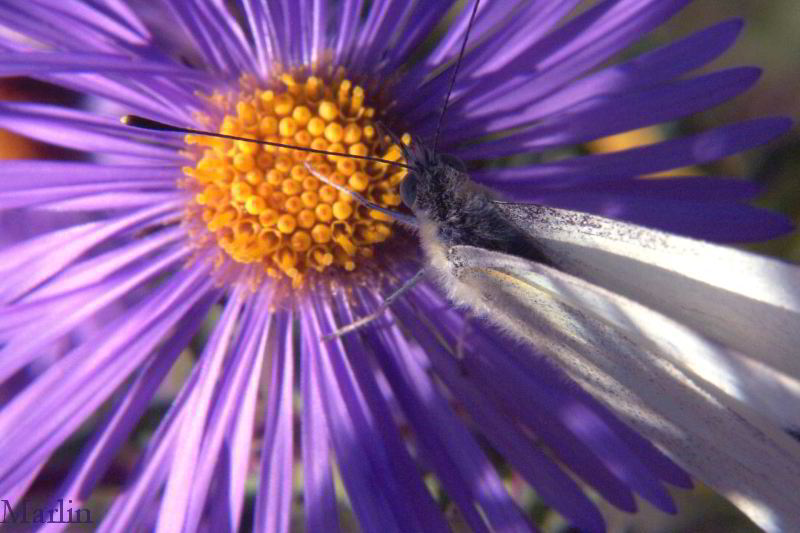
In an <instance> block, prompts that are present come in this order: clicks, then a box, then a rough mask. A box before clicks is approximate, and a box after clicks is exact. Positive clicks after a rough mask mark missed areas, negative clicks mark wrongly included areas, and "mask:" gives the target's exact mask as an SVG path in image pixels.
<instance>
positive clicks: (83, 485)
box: [54, 294, 216, 505]
mask: <svg viewBox="0 0 800 533" xmlns="http://www.w3.org/2000/svg"><path fill="white" fill-rule="evenodd" d="M209 296H210V297H207V298H206V299H205V300H204V301H202V302H200V303H198V304H197V307H196V308H195V309H194V310H193V312H191V313H189V314H188V315H187V316H186V318H184V319H183V320H182V321H181V323H180V324H179V325H178V327H177V328H176V331H177V334H176V335H175V336H173V337H172V338H170V340H169V342H168V343H167V344H166V345H165V346H164V347H163V348H161V350H159V352H158V353H156V354H155V355H154V356H153V357H151V358H150V361H149V362H148V363H147V364H146V365H145V366H144V368H142V369H141V371H140V372H139V376H138V377H137V379H136V381H134V383H133V384H131V386H130V387H129V388H128V390H127V392H126V393H125V396H124V397H122V398H121V399H120V400H119V401H118V402H117V404H116V405H115V406H114V409H113V411H112V412H111V413H110V414H109V415H108V417H107V418H106V420H105V422H104V423H103V424H102V426H101V427H100V428H99V429H98V430H97V432H96V433H95V435H94V436H93V437H92V440H91V441H90V442H89V443H88V444H87V445H86V447H85V448H84V450H83V452H82V453H81V456H80V457H79V458H78V459H77V460H76V461H75V465H74V466H73V468H72V470H71V471H70V473H69V475H68V476H67V479H66V480H65V481H64V483H63V484H62V486H61V488H60V489H59V490H58V492H57V496H56V498H54V499H58V498H63V499H65V500H66V499H72V500H73V501H74V502H76V503H77V504H78V505H79V504H80V503H81V502H85V501H86V500H87V499H88V498H89V495H90V494H91V492H92V490H93V489H94V487H95V485H96V484H97V482H98V481H100V479H101V478H102V476H103V474H104V473H105V471H106V470H107V469H108V467H109V465H110V464H111V461H112V460H113V459H114V457H115V456H116V454H117V452H118V451H119V449H120V448H121V447H122V445H123V444H124V443H125V442H126V440H127V439H128V437H129V435H130V433H131V432H132V431H133V429H134V428H135V427H136V424H137V423H138V422H139V420H140V418H141V416H142V415H143V414H144V412H145V410H146V409H147V408H148V407H149V405H150V401H151V399H152V397H153V395H154V394H155V392H156V390H157V389H158V387H159V386H160V384H161V382H162V381H163V379H164V377H165V376H166V374H167V372H168V371H169V369H170V368H171V367H172V365H173V363H174V362H175V360H176V359H177V357H178V356H179V355H180V353H181V352H182V351H183V349H184V348H185V347H186V346H187V345H188V343H189V340H191V337H192V336H193V335H194V333H195V332H196V331H197V329H198V328H199V327H200V325H201V324H202V322H203V320H204V319H205V315H206V313H207V311H208V309H209V308H210V306H211V304H212V303H213V301H214V299H216V295H213V294H209Z"/></svg>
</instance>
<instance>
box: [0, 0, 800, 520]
mask: <svg viewBox="0 0 800 533" xmlns="http://www.w3.org/2000/svg"><path fill="white" fill-rule="evenodd" d="M734 16H741V17H743V18H744V19H745V20H746V21H747V24H746V26H745V29H744V31H743V34H742V36H741V37H740V38H739V40H738V42H737V43H736V45H735V46H734V47H733V49H732V50H730V51H729V52H728V53H726V54H725V55H724V56H723V57H722V58H721V59H719V60H717V61H716V62H714V63H713V64H711V65H709V66H707V67H705V69H704V70H713V69H716V68H720V67H727V66H736V65H758V66H760V67H762V68H763V70H764V75H763V77H762V79H761V81H760V83H759V84H758V85H757V86H756V87H755V89H753V90H750V91H749V92H747V93H745V94H744V95H742V96H739V97H738V98H737V99H735V100H734V101H733V102H729V103H727V104H726V105H723V106H721V107H719V108H717V109H714V110H711V111H708V112H705V113H702V114H700V115H697V116H694V117H692V118H691V119H689V120H688V121H686V122H685V123H681V124H679V125H678V126H677V127H678V129H679V130H682V131H697V130H704V129H707V128H710V127H713V126H715V125H719V124H723V123H731V122H736V121H740V120H746V119H749V118H754V117H760V116H765V115H787V116H790V117H792V118H793V119H794V120H797V119H798V118H800V98H799V97H798V95H797V93H798V88H799V87H800V31H799V30H798V28H800V2H798V0H724V1H720V0H695V1H694V2H693V4H692V5H690V6H689V7H688V8H687V9H685V10H684V11H683V12H682V13H681V14H679V15H678V16H677V17H675V18H674V19H673V20H671V21H670V22H669V23H668V24H666V25H665V26H663V27H662V28H660V29H658V30H657V31H655V32H654V33H653V34H651V35H650V36H648V37H647V38H646V39H645V40H644V41H643V42H642V43H640V44H639V45H637V47H636V50H639V49H642V50H643V49H647V48H651V47H653V46H657V45H659V44H662V43H666V42H669V41H672V40H674V39H676V38H679V37H683V36H685V35H688V34H689V33H691V32H693V31H695V30H699V29H701V28H704V27H707V26H709V25H711V24H713V23H716V22H719V21H721V20H724V19H727V18H730V17H734ZM629 54H630V51H629V52H628V55H629ZM0 99H10V100H28V101H40V102H48V103H62V104H64V105H75V106H80V105H85V104H86V102H85V101H82V100H81V98H80V97H79V96H78V95H74V94H71V93H68V92H65V91H62V90H59V89H56V88H53V87H49V86H46V85H44V84H41V83H38V82H34V81H32V80H26V79H11V80H2V81H1V82H0ZM669 133H670V132H668V131H667V130H666V129H664V128H652V129H648V130H646V131H637V132H632V133H630V134H627V135H624V136H617V137H615V138H613V139H608V140H604V141H603V142H600V143H594V144H593V145H591V146H590V149H592V150H597V151H603V150H608V149H611V148H615V149H619V148H620V147H624V146H629V145H635V144H642V143H647V142H652V141H653V140H655V139H658V138H659V137H663V136H665V135H668V134H669ZM0 157H2V158H12V159H16V158H36V157H39V158H55V159H65V158H78V157H82V156H81V155H80V154H76V153H73V152H69V151H66V150H60V149H55V148H53V147H48V146H46V145H42V144H38V143H31V142H29V141H27V140H25V139H22V138H19V137H16V136H13V135H11V134H9V133H7V132H4V131H2V130H0ZM707 170H708V171H709V172H713V173H720V174H725V175H738V176H742V177H743V179H750V180H753V181H755V182H757V183H759V184H761V185H762V186H763V194H762V195H761V197H760V198H759V199H758V204H759V205H761V206H764V207H766V208H769V209H772V210H776V211H779V212H782V213H784V214H786V215H787V216H789V217H791V218H792V219H793V220H795V221H796V222H800V130H798V128H797V127H795V128H794V129H793V130H792V132H790V134H788V135H786V136H784V137H783V138H781V139H780V140H778V141H776V142H774V143H772V144H771V145H769V146H767V147H763V148H761V149H758V150H753V151H750V152H747V153H745V154H740V155H737V156H734V157H731V158H728V159H726V160H724V161H721V162H718V163H715V164H714V165H713V166H712V167H709V168H708V169H707ZM3 221H4V224H3V225H4V227H7V228H8V227H9V226H11V227H13V226H15V225H18V224H19V223H20V219H14V221H9V218H8V215H6V216H5V217H3ZM6 231H7V230H4V233H5V232H6ZM8 231H11V230H8ZM4 237H5V238H8V237H9V235H4ZM749 247H750V248H752V249H754V250H757V251H759V252H761V253H766V254H771V255H776V256H780V257H783V258H786V259H789V260H792V261H795V262H800V232H797V231H795V232H794V233H793V234H791V235H787V236H785V237H781V238H779V239H774V240H772V241H769V242H766V243H759V244H757V245H750V246H749ZM202 342H203V340H202V339H197V343H196V346H202ZM191 361H192V357H191V354H187V356H186V357H185V358H184V359H182V362H181V364H182V365H183V368H182V369H181V368H179V369H177V370H176V371H175V372H173V375H172V379H171V381H170V383H167V384H165V386H164V387H163V388H162V390H161V391H160V392H159V395H158V401H156V402H155V403H154V405H153V408H152V409H151V411H150V412H149V414H148V416H147V417H146V418H145V419H144V420H143V421H142V422H141V424H140V426H139V428H138V430H137V434H136V435H137V436H136V438H135V439H133V440H132V441H131V442H130V443H129V444H128V446H127V447H126V448H125V450H124V451H123V453H122V454H121V455H120V457H119V458H118V459H117V461H116V462H115V464H114V466H112V468H111V471H110V472H109V473H108V474H107V475H106V478H105V480H104V482H103V485H102V488H101V489H99V490H97V491H96V494H95V495H94V496H93V498H92V500H91V501H90V502H89V504H88V505H87V507H89V508H90V509H92V510H93V511H94V510H96V514H94V516H97V517H98V518H100V517H101V516H102V512H103V509H105V508H107V506H108V504H109V502H110V501H111V499H113V497H114V496H115V495H116V494H117V493H118V492H119V491H120V490H121V489H122V488H123V487H124V481H125V478H126V476H127V473H128V472H130V469H131V468H132V466H133V464H134V463H135V460H136V457H137V455H138V452H139V451H140V450H141V447H142V445H143V444H144V443H146V442H147V439H148V437H149V435H151V434H152V431H153V430H154V428H155V427H156V426H157V424H158V421H159V420H160V418H161V415H162V414H163V413H164V410H165V409H166V407H167V406H168V405H169V402H170V401H171V399H172V398H173V397H174V394H175V393H176V392H177V388H178V387H179V385H180V383H181V382H182V377H183V376H184V375H185V371H186V370H187V369H188V368H189V367H190V366H191ZM179 366H180V365H179ZM0 400H1V399H0ZM93 428H94V427H93V424H92V423H90V424H87V425H86V426H85V427H84V428H83V429H82V431H81V432H79V434H77V435H75V436H73V438H72V439H71V440H70V441H69V442H68V443H67V444H66V445H65V446H64V447H63V448H62V449H61V450H60V451H59V452H58V453H57V454H56V456H55V457H54V459H53V461H51V463H50V464H49V465H48V472H45V473H44V474H43V475H42V476H41V477H40V479H39V481H37V483H36V484H35V486H34V488H33V491H34V493H33V494H32V499H41V500H45V499H46V498H47V497H48V495H49V494H51V493H52V491H53V490H54V489H56V488H57V486H58V484H59V482H60V480H61V479H62V478H63V476H64V474H65V473H66V471H67V470H68V468H69V466H70V465H71V464H72V462H73V461H74V460H75V458H76V454H77V453H79V451H80V449H81V447H82V445H83V443H85V442H86V440H87V438H88V437H89V436H90V435H91V431H92V429H93ZM498 466H499V467H500V468H501V470H502V471H507V472H509V473H508V475H507V479H508V485H509V489H510V490H512V491H517V492H518V496H519V497H520V499H521V500H522V501H525V502H527V507H528V509H529V511H530V513H531V516H532V517H533V519H534V520H535V521H536V522H538V524H539V525H540V526H541V527H542V529H544V530H545V531H553V532H561V531H568V529H567V527H566V525H565V524H564V523H563V521H561V519H560V518H559V516H558V515H556V514H555V513H551V512H549V511H548V510H547V509H546V508H544V507H543V506H541V504H539V503H538V502H537V501H536V498H535V495H534V494H533V493H531V492H530V491H529V490H528V489H526V488H525V486H524V484H523V483H521V482H519V480H517V479H516V478H515V477H514V476H513V475H512V474H511V473H510V471H509V470H508V469H507V468H504V467H503V465H502V464H499V465H498ZM300 483H302V478H301V477H298V482H297V486H296V488H295V489H296V491H298V494H301V493H302V488H301V486H300ZM253 488H254V487H253ZM526 491H527V492H526ZM673 495H674V496H675V498H676V501H677V503H678V508H679V509H680V513H679V514H678V515H676V516H669V515H665V514H664V513H661V512H659V511H657V510H655V509H653V508H652V507H650V506H649V505H648V504H647V503H646V502H643V501H642V500H639V504H640V509H641V512H640V513H638V514H636V515H629V514H626V513H622V512H619V511H617V510H615V509H614V508H612V507H610V506H607V505H604V504H603V503H602V502H600V503H599V505H600V506H601V508H602V510H603V512H604V514H605V515H606V517H607V521H608V524H609V531H613V532H747V531H757V529H756V528H755V526H753V525H752V524H751V523H749V521H748V520H747V519H746V518H744V517H743V516H742V515H741V514H740V513H738V511H737V510H736V509H734V508H733V507H732V506H730V505H729V504H728V503H727V502H726V501H725V500H723V499H722V498H720V497H718V496H716V495H715V494H713V493H712V492H711V491H710V490H708V489H706V488H704V487H702V486H700V487H697V488H696V489H695V490H694V491H680V490H674V491H673ZM345 498H346V496H345V495H344V494H343V493H342V500H343V501H342V507H343V509H342V511H343V513H342V516H343V519H344V520H345V522H346V523H347V526H348V527H350V526H352V524H353V521H352V520H350V519H349V518H348V517H349V515H348V513H347V511H346V510H345V509H344V507H345V506H346V503H345ZM296 500H297V501H298V505H297V506H296V521H295V523H296V525H297V530H298V531H302V507H301V506H300V504H299V498H296ZM250 503H251V504H252V501H251V502H250ZM444 505H445V506H447V504H444ZM448 511H450V513H449V514H450V517H451V520H452V523H453V525H454V528H455V529H456V530H459V529H460V527H461V526H460V525H459V523H460V521H459V517H458V516H457V512H456V511H455V509H448ZM798 512H800V510H799V511H798ZM248 529H249V524H247V523H245V524H243V530H248ZM73 530H79V529H77V528H76V529H73ZM351 530H353V531H356V530H357V529H356V528H355V526H352V529H351Z"/></svg>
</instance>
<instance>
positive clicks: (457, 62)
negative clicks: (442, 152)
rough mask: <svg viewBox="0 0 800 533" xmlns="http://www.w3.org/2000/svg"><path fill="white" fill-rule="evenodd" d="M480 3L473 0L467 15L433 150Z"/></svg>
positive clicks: (478, 0)
mask: <svg viewBox="0 0 800 533" xmlns="http://www.w3.org/2000/svg"><path fill="white" fill-rule="evenodd" d="M480 3H481V0H475V5H473V6H472V15H470V17H469V23H468V24H467V32H466V33H465V34H464V41H463V42H462V43H461V50H460V51H459V52H458V59H457V60H456V68H455V69H454V70H453V75H452V76H451V77H450V87H448V88H447V95H446V96H445V97H444V106H442V112H441V113H440V114H439V122H437V124H436V137H434V138H433V151H434V152H435V151H436V147H437V145H438V144H439V132H440V131H441V129H442V119H443V118H444V112H445V111H447V102H448V101H449V100H450V93H452V92H453V85H455V83H456V75H457V74H458V67H460V66H461V59H462V58H463V57H464V50H466V49H467V40H468V39H469V30H471V29H472V23H473V22H474V21H475V14H476V13H477V12H478V4H480Z"/></svg>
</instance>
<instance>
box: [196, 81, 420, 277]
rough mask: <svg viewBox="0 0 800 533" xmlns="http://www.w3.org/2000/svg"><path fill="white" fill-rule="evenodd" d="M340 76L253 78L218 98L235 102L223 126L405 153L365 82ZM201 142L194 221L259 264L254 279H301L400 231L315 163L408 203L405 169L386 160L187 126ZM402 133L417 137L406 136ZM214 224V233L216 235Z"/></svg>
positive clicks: (351, 265)
mask: <svg viewBox="0 0 800 533" xmlns="http://www.w3.org/2000/svg"><path fill="white" fill-rule="evenodd" d="M342 78H343V76H338V77H336V78H335V79H334V81H326V80H323V79H322V78H319V77H314V76H312V77H309V78H307V79H306V80H305V81H304V82H298V81H296V80H295V79H294V77H292V76H290V75H286V74H284V75H283V76H281V82H282V83H283V85H285V87H286V88H285V90H283V91H280V90H278V91H275V90H262V89H259V88H253V87H246V82H243V84H242V85H243V89H242V90H241V92H240V93H239V94H237V95H235V96H231V97H230V98H227V99H226V98H224V97H220V96H219V95H215V96H214V97H213V98H212V101H214V102H217V103H222V104H223V105H225V106H226V109H227V110H231V111H230V114H228V115H226V116H225V117H224V118H223V120H222V121H221V124H220V126H219V130H218V131H219V132H220V133H225V134H228V135H235V136H239V137H245V138H249V139H259V140H266V141H272V142H278V143H282V144H288V145H292V146H300V147H310V148H314V149H318V150H328V151H332V152H338V153H343V154H352V155H362V156H373V157H380V158H384V159H389V160H392V161H400V162H404V160H403V159H402V151H401V150H400V148H399V147H398V146H395V145H389V146H388V147H387V146H386V145H387V144H389V143H390V140H389V138H388V137H387V138H385V139H380V138H379V136H378V135H377V134H376V132H377V128H376V125H375V123H374V121H373V117H375V110H374V109H373V108H370V107H366V106H365V99H366V96H365V93H364V90H363V89H362V88H361V87H359V86H357V85H354V84H353V83H352V82H351V81H349V80H347V79H342ZM186 142H187V143H188V144H191V145H195V146H196V147H197V148H198V149H199V150H200V153H199V157H198V160H197V164H196V165H195V166H194V167H187V168H185V169H184V173H185V174H186V175H187V176H188V177H189V178H190V179H188V180H186V181H185V184H186V186H187V187H188V188H190V189H191V190H192V191H193V192H194V194H193V195H192V201H191V202H190V205H189V206H188V207H187V217H188V218H189V220H190V221H191V222H198V221H199V224H202V226H203V227H204V228H205V230H206V232H205V234H204V235H199V234H198V235H195V240H196V242H197V244H198V245H199V246H206V245H207V244H208V243H209V242H211V241H214V242H215V243H216V245H217V246H218V248H219V249H220V250H222V251H223V253H224V254H225V255H226V256H227V257H228V258H230V259H231V260H233V261H235V262H237V263H241V264H255V265H256V266H257V268H255V269H250V270H248V271H249V272H255V278H256V279H253V280H251V281H259V282H260V281H261V280H262V279H263V278H264V276H265V275H266V276H270V277H273V278H281V277H285V278H288V279H290V280H291V282H292V285H293V286H294V287H300V286H302V285H303V283H304V281H305V280H306V279H307V277H308V275H309V273H310V272H312V271H313V272H320V273H321V272H325V271H327V270H328V269H330V268H332V267H339V268H340V269H344V271H348V272H349V271H352V270H354V269H356V267H357V265H358V262H359V261H361V260H365V259H369V258H372V257H374V250H373V247H374V245H375V244H377V243H380V242H383V241H385V240H386V239H388V238H389V237H391V235H392V229H391V226H390V224H391V221H390V220H388V217H385V216H379V217H376V216H375V214H376V213H375V212H371V211H370V210H367V209H357V205H356V204H355V203H354V201H353V198H352V197H350V196H349V195H348V194H347V193H343V192H340V191H338V190H336V188H334V187H331V186H330V185H327V184H324V183H321V182H320V181H319V180H318V179H317V178H315V177H314V176H312V175H311V174H310V173H309V172H308V170H307V168H306V166H305V165H306V163H310V164H312V165H313V166H314V169H315V171H316V172H319V173H322V174H323V175H325V176H327V177H328V178H329V179H330V180H331V181H333V182H335V183H337V184H341V185H346V186H348V187H350V188H351V189H353V190H354V191H357V192H359V193H361V194H363V195H364V196H366V197H367V198H368V199H370V200H371V201H373V202H375V203H377V204H380V205H382V206H385V207H394V206H397V205H399V203H400V202H399V201H398V199H399V196H398V194H397V185H398V184H399V183H400V181H401V180H402V179H403V177H404V176H405V171H404V170H399V171H398V169H397V167H394V166H390V165H386V164H383V163H375V162H369V161H364V160H358V159H352V158H347V157H342V156H333V155H327V156H326V155H321V154H312V153H308V152H303V151H299V150H291V149H288V148H277V147H273V146H265V145H259V144H256V143H248V142H244V141H229V140H224V139H218V138H213V137H201V136H197V135H187V136H186ZM403 142H404V143H406V144H408V143H410V142H411V138H410V136H408V135H407V134H406V135H404V136H403ZM208 233H210V234H212V235H213V239H210V238H209V235H208Z"/></svg>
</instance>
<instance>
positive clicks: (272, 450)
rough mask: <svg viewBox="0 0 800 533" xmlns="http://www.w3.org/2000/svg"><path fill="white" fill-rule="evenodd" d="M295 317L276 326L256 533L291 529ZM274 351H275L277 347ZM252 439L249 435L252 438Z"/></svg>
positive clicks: (286, 317) (284, 316)
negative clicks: (293, 326) (276, 340)
mask: <svg viewBox="0 0 800 533" xmlns="http://www.w3.org/2000/svg"><path fill="white" fill-rule="evenodd" d="M291 318H292V317H291V315H287V314H281V315H280V316H279V317H278V318H277V320H276V322H277V324H276V331H277V334H278V343H277V350H271V353H272V354H273V356H272V370H271V372H270V385H269V398H268V399H267V415H266V421H267V427H266V429H265V430H264V444H263V446H262V448H261V472H260V474H261V475H260V481H259V484H258V498H257V500H256V514H255V525H254V527H253V530H254V531H260V532H263V533H271V532H276V533H280V532H288V531H289V527H290V526H291V514H290V511H291V503H292V492H293V490H292V485H293V482H294V479H293V477H292V475H293V469H292V465H293V453H292V452H293V449H294V446H293V442H294V437H293V427H292V426H293V409H292V400H293V395H294V346H293V342H292V336H293V334H294V332H293V328H292V321H291ZM272 348H275V346H274V345H273V346H272ZM248 438H250V437H249V435H248Z"/></svg>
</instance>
